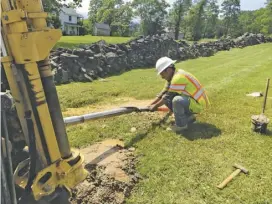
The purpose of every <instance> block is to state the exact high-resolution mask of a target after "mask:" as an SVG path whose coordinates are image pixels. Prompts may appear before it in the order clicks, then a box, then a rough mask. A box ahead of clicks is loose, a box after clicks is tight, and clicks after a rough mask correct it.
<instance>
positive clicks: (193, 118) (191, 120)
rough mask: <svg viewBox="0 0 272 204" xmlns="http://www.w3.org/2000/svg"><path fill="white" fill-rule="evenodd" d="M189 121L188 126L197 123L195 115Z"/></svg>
mask: <svg viewBox="0 0 272 204" xmlns="http://www.w3.org/2000/svg"><path fill="white" fill-rule="evenodd" d="M187 120H188V124H192V123H195V122H196V117H195V116H194V115H190V116H189V117H188V119H187Z"/></svg>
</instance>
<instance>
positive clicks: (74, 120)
mask: <svg viewBox="0 0 272 204" xmlns="http://www.w3.org/2000/svg"><path fill="white" fill-rule="evenodd" d="M138 110H139V109H138V108H136V107H125V108H117V109H113V110H109V111H103V112H97V113H90V114H85V115H80V116H71V117H66V118H64V123H65V124H66V125H73V124H77V123H84V122H85V121H89V120H96V119H100V118H107V117H113V116H118V115H124V114H128V113H132V112H135V111H138Z"/></svg>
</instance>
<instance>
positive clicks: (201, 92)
mask: <svg viewBox="0 0 272 204" xmlns="http://www.w3.org/2000/svg"><path fill="white" fill-rule="evenodd" d="M203 93H204V89H203V88H201V89H199V90H198V91H197V92H196V93H195V94H194V95H193V97H194V99H195V100H198V99H199V98H200V97H201V96H202V95H203Z"/></svg>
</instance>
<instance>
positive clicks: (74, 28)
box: [59, 7, 83, 35]
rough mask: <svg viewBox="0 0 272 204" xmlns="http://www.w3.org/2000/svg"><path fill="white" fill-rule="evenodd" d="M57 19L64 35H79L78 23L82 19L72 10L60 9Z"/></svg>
mask: <svg viewBox="0 0 272 204" xmlns="http://www.w3.org/2000/svg"><path fill="white" fill-rule="evenodd" d="M59 18H60V21H61V30H62V32H63V33H65V34H66V35H79V28H80V27H81V26H80V25H78V24H77V23H78V21H79V20H80V19H81V18H83V16H82V15H80V14H78V13H77V12H76V11H75V10H74V9H73V8H67V7H63V8H61V11H60V14H59Z"/></svg>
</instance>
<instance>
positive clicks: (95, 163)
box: [71, 140, 140, 204]
mask: <svg viewBox="0 0 272 204" xmlns="http://www.w3.org/2000/svg"><path fill="white" fill-rule="evenodd" d="M81 153H82V154H83V155H84V158H85V162H86V165H85V168H86V169H87V170H88V171H89V172H90V173H89V175H88V177H87V179H86V180H85V181H84V182H82V183H81V184H79V185H78V186H77V187H76V188H75V189H73V190H72V198H71V203H72V204H79V203H80V204H87V203H92V204H101V203H103V204H121V203H124V200H125V197H128V196H129V194H130V192H131V190H132V188H133V187H134V185H135V184H136V183H137V182H138V181H139V179H140V175H139V174H138V173H137V172H136V170H135V165H136V162H137V159H136V157H135V155H134V148H130V149H125V148H124V145H123V143H122V142H121V141H119V140H106V141H103V142H101V143H97V144H94V145H92V146H90V147H87V148H84V149H81Z"/></svg>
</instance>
